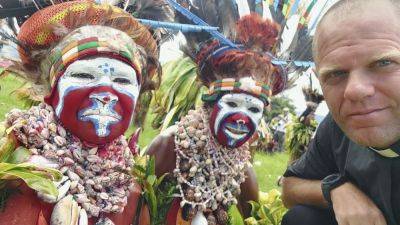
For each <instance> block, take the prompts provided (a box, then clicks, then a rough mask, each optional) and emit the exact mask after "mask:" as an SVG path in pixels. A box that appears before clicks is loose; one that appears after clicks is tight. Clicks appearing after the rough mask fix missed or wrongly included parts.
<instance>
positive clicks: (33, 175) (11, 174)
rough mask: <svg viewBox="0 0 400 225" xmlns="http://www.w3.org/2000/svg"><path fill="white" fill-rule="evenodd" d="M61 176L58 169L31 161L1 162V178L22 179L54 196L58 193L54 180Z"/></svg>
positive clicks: (33, 187)
mask: <svg viewBox="0 0 400 225" xmlns="http://www.w3.org/2000/svg"><path fill="white" fill-rule="evenodd" d="M61 177H62V174H61V173H60V172H59V171H57V170H54V169H47V168H45V169H44V168H37V167H36V166H35V165H32V164H29V163H22V164H10V163H0V180H4V179H7V180H9V179H22V180H23V181H24V182H25V183H26V184H27V185H28V186H29V187H30V188H32V189H34V190H36V191H40V192H42V193H45V194H50V195H53V196H57V194H58V190H57V188H56V187H55V186H54V184H53V181H59V180H60V179H61Z"/></svg>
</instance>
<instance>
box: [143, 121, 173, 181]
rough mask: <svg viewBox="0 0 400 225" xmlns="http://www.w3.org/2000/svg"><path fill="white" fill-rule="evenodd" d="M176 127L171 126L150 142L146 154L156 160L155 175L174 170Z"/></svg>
mask: <svg viewBox="0 0 400 225" xmlns="http://www.w3.org/2000/svg"><path fill="white" fill-rule="evenodd" d="M176 129H177V127H176V126H172V127H169V128H168V129H166V130H164V131H163V132H161V133H160V134H159V135H158V136H157V137H155V138H154V140H153V141H152V142H151V144H150V145H149V147H148V148H147V152H146V154H148V155H152V156H154V157H155V160H156V175H157V176H160V175H163V174H164V173H171V172H172V171H173V169H174V168H175V160H176V155H175V131H176Z"/></svg>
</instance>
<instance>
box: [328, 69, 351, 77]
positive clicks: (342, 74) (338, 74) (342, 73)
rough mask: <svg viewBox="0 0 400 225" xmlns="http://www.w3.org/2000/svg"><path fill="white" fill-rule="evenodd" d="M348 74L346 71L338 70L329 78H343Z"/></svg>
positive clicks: (329, 75)
mask: <svg viewBox="0 0 400 225" xmlns="http://www.w3.org/2000/svg"><path fill="white" fill-rule="evenodd" d="M346 75H347V72H346V71H344V70H336V71H332V72H330V73H329V74H328V77H331V78H334V77H342V76H346Z"/></svg>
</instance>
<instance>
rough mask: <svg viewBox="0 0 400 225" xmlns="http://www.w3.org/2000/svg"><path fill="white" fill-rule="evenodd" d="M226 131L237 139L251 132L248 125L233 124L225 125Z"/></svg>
mask: <svg viewBox="0 0 400 225" xmlns="http://www.w3.org/2000/svg"><path fill="white" fill-rule="evenodd" d="M225 132H226V133H227V134H228V135H229V136H231V137H233V138H235V139H241V138H244V137H245V136H246V135H247V134H248V133H249V129H248V128H247V127H246V126H241V127H237V126H234V125H231V124H227V125H226V126H225Z"/></svg>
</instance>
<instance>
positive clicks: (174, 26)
mask: <svg viewBox="0 0 400 225" xmlns="http://www.w3.org/2000/svg"><path fill="white" fill-rule="evenodd" d="M138 20H139V21H140V22H141V23H142V24H144V25H148V26H151V27H152V28H165V29H170V30H180V31H182V32H202V31H216V30H218V27H211V26H200V25H192V24H182V23H170V22H161V21H154V20H146V19H138Z"/></svg>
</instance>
